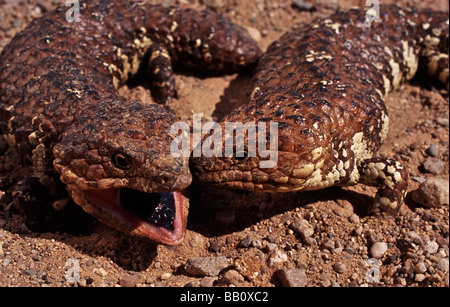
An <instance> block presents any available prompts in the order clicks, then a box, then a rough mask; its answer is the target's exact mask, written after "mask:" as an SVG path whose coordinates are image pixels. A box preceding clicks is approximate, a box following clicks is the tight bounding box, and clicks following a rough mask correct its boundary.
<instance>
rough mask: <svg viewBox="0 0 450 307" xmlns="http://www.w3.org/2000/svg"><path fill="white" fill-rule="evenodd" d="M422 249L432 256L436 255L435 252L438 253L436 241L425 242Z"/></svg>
mask: <svg viewBox="0 0 450 307" xmlns="http://www.w3.org/2000/svg"><path fill="white" fill-rule="evenodd" d="M422 248H423V249H424V250H425V251H426V252H428V253H430V254H432V255H433V254H436V253H437V251H438V249H439V244H437V242H436V241H431V240H429V241H427V242H425V244H423V246H422Z"/></svg>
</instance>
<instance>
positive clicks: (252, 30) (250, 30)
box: [245, 26, 262, 42]
mask: <svg viewBox="0 0 450 307" xmlns="http://www.w3.org/2000/svg"><path fill="white" fill-rule="evenodd" d="M245 29H246V30H247V32H248V34H249V35H250V37H251V38H253V40H254V41H255V42H259V41H260V40H261V38H262V35H261V32H260V31H259V30H258V29H256V28H253V27H250V26H247V27H245Z"/></svg>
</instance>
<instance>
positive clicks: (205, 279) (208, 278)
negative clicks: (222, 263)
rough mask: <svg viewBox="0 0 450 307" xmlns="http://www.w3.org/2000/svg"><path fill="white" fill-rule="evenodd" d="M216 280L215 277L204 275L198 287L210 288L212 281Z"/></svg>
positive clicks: (212, 284)
mask: <svg viewBox="0 0 450 307" xmlns="http://www.w3.org/2000/svg"><path fill="white" fill-rule="evenodd" d="M216 280H217V277H211V276H206V277H203V278H202V280H200V287H203V288H210V287H212V286H214V282H215V281H216Z"/></svg>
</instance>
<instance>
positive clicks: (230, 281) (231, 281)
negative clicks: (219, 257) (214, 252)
mask: <svg viewBox="0 0 450 307" xmlns="http://www.w3.org/2000/svg"><path fill="white" fill-rule="evenodd" d="M222 281H223V282H224V283H225V284H227V285H235V286H241V285H242V284H243V283H244V277H243V276H242V275H241V274H239V272H237V271H235V270H229V271H228V272H226V273H225V274H224V276H223V278H222Z"/></svg>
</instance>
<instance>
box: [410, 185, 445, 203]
mask: <svg viewBox="0 0 450 307" xmlns="http://www.w3.org/2000/svg"><path fill="white" fill-rule="evenodd" d="M412 199H413V200H414V201H415V202H417V203H419V204H421V205H422V206H424V207H427V208H436V207H441V206H442V205H445V204H447V205H448V204H449V202H450V201H449V182H448V180H444V179H440V178H430V179H427V180H426V181H425V182H423V183H422V184H421V185H420V186H419V188H418V189H417V190H414V191H413V192H412Z"/></svg>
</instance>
